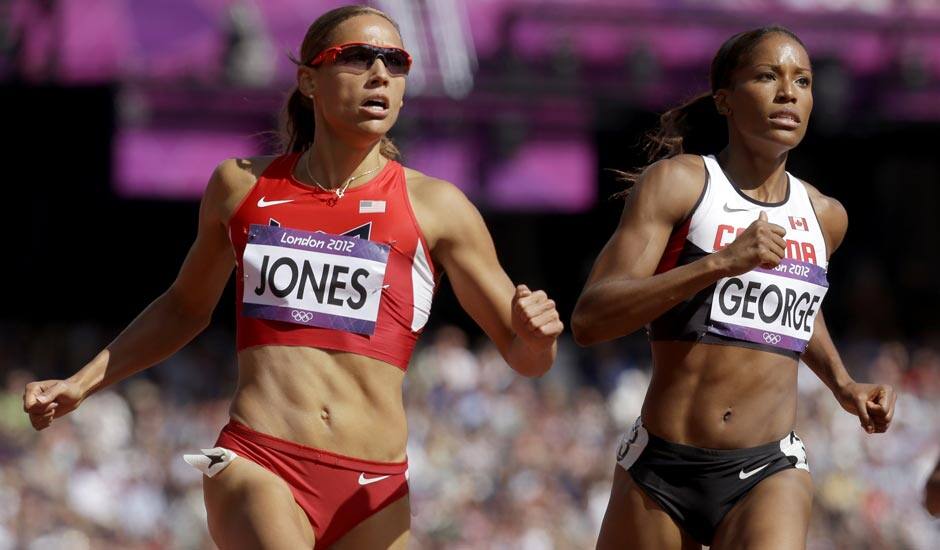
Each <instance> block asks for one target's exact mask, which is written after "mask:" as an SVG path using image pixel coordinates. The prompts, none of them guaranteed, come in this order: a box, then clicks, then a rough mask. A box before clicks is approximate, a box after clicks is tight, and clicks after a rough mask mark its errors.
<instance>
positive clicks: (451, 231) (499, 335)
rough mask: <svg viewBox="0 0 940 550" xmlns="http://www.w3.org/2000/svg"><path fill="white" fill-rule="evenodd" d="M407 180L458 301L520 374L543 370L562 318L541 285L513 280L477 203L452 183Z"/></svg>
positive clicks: (433, 253)
mask: <svg viewBox="0 0 940 550" xmlns="http://www.w3.org/2000/svg"><path fill="white" fill-rule="evenodd" d="M419 179H420V181H418V182H415V183H414V184H413V185H409V191H410V193H411V197H412V199H413V200H412V204H413V206H414V207H415V214H416V215H417V217H418V221H419V223H420V225H421V229H422V231H423V232H424V234H425V237H426V238H427V239H428V241H429V242H428V246H429V248H430V249H431V256H432V257H433V258H434V261H435V263H436V264H438V265H440V266H442V267H443V268H444V272H445V273H447V276H448V277H449V278H450V282H451V286H452V287H453V289H454V293H455V294H456V295H457V299H458V300H459V301H460V305H461V306H463V308H464V310H465V311H466V312H467V313H468V314H470V316H471V317H472V318H473V320H474V321H476V323H477V324H478V325H480V327H481V328H482V329H483V330H484V332H486V334H487V335H488V336H489V337H490V339H491V340H492V341H493V343H494V344H496V347H497V348H499V351H500V353H501V354H502V356H503V358H504V359H505V360H506V362H507V363H508V364H509V366H510V367H512V368H513V370H515V371H516V372H518V373H519V374H522V375H524V376H541V375H542V374H545V372H547V371H548V369H549V368H550V367H551V366H552V363H553V362H554V361H555V353H556V350H557V339H558V335H559V334H561V331H562V329H563V328H564V325H563V324H562V322H561V320H560V318H559V316H558V311H557V310H556V309H555V302H554V301H553V300H550V299H549V298H548V296H547V295H546V294H545V292H544V291H541V290H538V291H532V290H529V288H528V287H527V286H526V285H518V286H514V285H513V283H512V281H511V280H510V279H509V276H508V275H506V272H505V271H503V268H502V266H500V264H499V260H498V259H497V258H496V248H495V247H494V246H493V239H492V237H490V233H489V230H487V228H486V224H485V223H484V221H483V218H482V216H480V213H479V212H478V211H477V209H476V207H474V206H473V204H472V203H471V202H470V201H469V200H468V199H467V197H466V196H464V194H463V193H462V192H461V191H460V190H459V189H457V188H456V187H455V186H453V185H452V184H450V183H448V182H445V181H442V180H436V179H434V178H429V177H427V176H423V175H422V176H420V178H419Z"/></svg>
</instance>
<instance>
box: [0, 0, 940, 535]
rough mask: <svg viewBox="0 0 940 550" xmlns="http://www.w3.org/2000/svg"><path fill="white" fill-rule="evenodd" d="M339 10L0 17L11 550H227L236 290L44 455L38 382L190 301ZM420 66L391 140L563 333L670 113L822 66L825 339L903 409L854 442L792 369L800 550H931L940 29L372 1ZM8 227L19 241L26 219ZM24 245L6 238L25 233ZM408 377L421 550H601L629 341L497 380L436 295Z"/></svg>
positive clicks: (745, 7)
mask: <svg viewBox="0 0 940 550" xmlns="http://www.w3.org/2000/svg"><path fill="white" fill-rule="evenodd" d="M342 4H343V2H334V1H322V0H254V1H251V0H163V1H159V2H158V1H156V0H4V1H2V2H0V106H2V109H3V111H2V119H0V120H2V121H3V123H2V126H0V128H2V129H3V133H4V135H5V138H6V139H5V143H4V152H5V153H6V155H5V156H6V158H5V159H4V168H5V170H4V175H5V177H4V182H3V188H4V191H5V200H4V202H3V204H4V205H5V208H4V213H5V214H6V215H7V216H6V217H7V220H6V229H7V231H6V235H7V236H12V237H13V238H11V239H9V240H5V241H4V246H3V248H2V250H3V252H4V254H3V264H2V269H0V272H2V274H0V288H2V289H3V300H2V301H0V381H2V382H3V388H4V391H3V393H2V394H0V550H3V549H7V548H9V549H14V548H15V549H20V548H23V549H29V550H34V549H44V548H70V549H71V548H75V549H83V548H95V549H97V548H134V549H156V548H183V549H188V548H213V546H212V543H211V542H210V541H209V539H208V535H207V533H206V529H205V519H204V517H205V511H204V508H203V505H202V494H201V488H200V477H199V474H198V472H196V471H195V470H193V469H192V468H190V467H189V466H187V465H186V464H185V463H183V461H182V460H181V459H180V454H181V453H182V452H183V451H190V450H192V449H196V448H200V447H206V446H208V444H211V443H212V441H214V438H215V436H216V434H217V432H218V430H219V429H220V428H221V426H222V425H223V424H224V422H225V420H226V417H227V415H226V411H227V402H228V399H229V398H230V396H231V394H232V391H233V389H234V381H235V376H236V365H235V356H234V340H233V326H234V323H233V314H234V307H233V304H234V301H233V295H234V293H233V291H232V290H231V289H229V290H228V291H227V293H226V295H225V296H224V297H223V299H222V302H221V303H220V305H219V307H218V309H217V311H216V319H215V321H214V323H213V324H212V326H211V327H210V328H209V329H208V330H207V331H206V332H205V333H204V334H203V335H201V336H199V337H198V338H197V339H196V340H195V341H194V342H193V343H192V344H191V345H190V346H188V347H187V348H185V349H184V350H183V351H181V352H180V353H178V354H177V355H176V356H174V357H173V358H171V359H170V360H168V361H166V362H165V363H164V364H162V365H160V366H157V367H155V368H153V369H151V370H150V371H148V372H146V373H145V374H142V375H138V376H136V377H135V378H133V379H131V380H129V381H127V382H126V383H124V384H121V385H120V386H119V387H117V388H114V390H113V391H107V392H104V393H101V394H99V395H96V396H95V397H94V398H92V399H90V400H89V401H87V402H86V403H85V404H83V406H82V408H81V409H80V410H79V411H77V412H76V413H75V414H74V415H71V417H70V418H69V419H68V420H64V421H59V422H57V423H56V424H55V425H54V427H53V428H52V429H50V430H47V431H45V432H43V433H42V434H36V433H34V432H33V431H32V430H31V428H30V427H29V424H28V420H27V418H26V415H24V414H23V413H22V412H21V395H22V390H23V386H24V385H25V384H26V382H28V381H30V380H33V379H41V378H49V377H63V376H67V375H68V374H70V373H72V372H74V371H75V370H77V369H78V368H80V367H81V366H82V365H83V364H84V362H85V361H87V360H89V359H90V358H91V357H92V356H93V355H94V354H95V353H96V352H97V351H98V350H99V349H101V348H102V347H103V346H104V345H106V344H107V343H108V342H109V341H110V340H111V339H112V338H113V337H114V336H115V335H116V334H117V332H119V331H120V329H121V328H122V327H123V326H124V325H125V324H126V323H127V322H129V321H130V319H132V318H133V317H134V316H135V315H136V314H137V313H138V312H139V311H140V310H141V309H143V308H144V307H145V306H146V305H147V304H148V303H149V302H150V301H151V300H152V299H153V298H155V297H156V296H157V295H158V294H160V293H161V292H162V291H163V290H165V288H166V287H167V286H168V285H169V284H170V282H171V281H172V280H173V277H174V275H175V273H176V270H177V268H178V267H179V264H180V262H181V261H182V258H183V256H184V254H185V252H186V250H187V249H188V247H189V245H190V243H191V241H192V238H193V236H194V235H195V228H196V212H197V207H198V198H199V196H200V194H201V192H202V189H203V188H204V186H205V182H206V180H207V178H208V176H209V174H210V173H211V171H212V169H213V167H214V166H215V165H216V164H217V163H218V162H220V161H221V160H222V159H224V158H228V157H232V156H238V155H251V154H263V153H273V152H276V149H275V147H276V146H275V140H274V139H273V136H272V135H271V134H270V133H269V131H270V130H272V129H273V128H274V127H275V124H276V114H277V112H278V110H279V108H280V106H281V104H282V102H283V100H284V99H285V97H286V93H287V91H288V90H289V89H290V87H291V86H292V84H293V79H294V70H293V66H292V65H291V63H290V62H289V60H288V54H289V53H291V52H296V50H297V48H298V47H299V45H300V42H301V40H302V38H303V34H304V32H305V30H306V28H307V26H308V25H309V24H310V23H311V22H312V21H313V20H314V19H315V18H316V17H317V16H319V15H320V14H321V13H323V12H324V11H326V10H327V9H330V8H333V7H337V6H339V5H342ZM372 5H374V6H376V7H379V8H380V9H383V10H385V11H386V12H387V13H389V14H390V15H391V16H392V17H393V18H395V19H396V20H397V21H398V22H399V24H400V25H401V28H402V34H403V39H404V42H405V45H406V47H407V48H408V50H409V51H410V52H411V53H412V55H413V56H414V58H415V63H416V65H415V68H414V70H413V72H412V74H411V75H410V76H409V82H408V88H409V91H408V95H407V97H406V106H405V109H404V111H403V114H402V117H401V119H400V120H399V122H398V124H397V126H396V127H395V129H394V130H393V134H392V136H393V138H394V139H395V141H396V143H397V144H398V146H399V148H400V149H401V150H402V152H403V155H404V162H405V164H407V165H410V166H412V167H414V168H417V169H419V170H422V171H425V172H427V173H429V174H432V175H434V176H437V177H440V178H444V179H447V180H450V181H452V182H454V183H455V184H457V185H458V186H460V187H461V188H462V189H463V190H464V191H465V192H466V193H467V194H468V195H469V196H470V198H471V199H472V200H473V201H474V202H475V203H476V204H477V206H478V207H479V208H480V209H481V211H482V212H483V213H484V216H485V217H486V220H487V223H488V225H489V226H490V230H491V232H492V233H493V236H494V239H495V241H496V245H497V248H498V251H499V254H500V258H501V260H502V262H503V265H504V266H505V267H506V270H507V272H508V273H509V274H510V276H511V277H512V278H513V279H514V280H516V281H519V282H525V283H527V284H529V285H530V286H534V287H538V288H544V289H545V290H547V291H548V293H549V294H550V295H551V296H553V297H555V298H556V300H557V302H558V304H559V309H560V310H561V312H562V314H563V316H564V318H565V319H567V317H568V316H569V315H570V312H571V309H572V308H573V306H574V302H575V300H576V299H577V296H578V293H579V292H580V290H581V288H582V285H583V283H584V280H585V278H586V277H587V273H588V271H589V269H590V267H591V263H592V262H593V259H594V257H595V256H596V254H597V253H598V251H599V250H600V248H601V247H602V246H603V243H604V242H605V241H606V239H607V237H608V236H609V235H610V233H611V232H612V230H613V228H614V227H615V225H616V222H617V219H618V215H619V211H620V208H621V203H620V202H619V201H617V200H611V199H610V198H609V197H610V196H611V195H612V194H614V193H616V192H617V191H619V190H620V189H621V184H620V183H618V182H617V181H616V179H615V178H614V176H613V174H612V173H611V172H610V171H609V170H608V169H628V168H632V167H636V166H638V165H639V164H640V163H641V162H642V160H643V159H642V156H641V155H640V151H639V148H638V147H637V144H638V142H639V139H640V137H641V136H642V135H643V134H644V133H645V132H647V131H649V130H651V129H652V127H653V126H654V124H655V122H656V117H657V113H659V112H662V111H663V110H665V109H667V108H668V107H670V106H671V105H673V104H674V103H676V102H678V101H680V100H682V99H684V98H686V97H688V96H691V95H693V94H695V93H697V92H699V91H703V90H705V89H706V88H707V76H708V72H707V71H708V65H709V62H710V60H711V57H712V55H713V54H714V52H715V50H716V49H717V48H718V46H719V45H720V44H721V42H722V41H723V40H724V39H725V38H727V37H728V36H730V35H731V34H733V33H735V32H738V31H741V30H747V29H749V28H753V27H756V26H761V25H765V24H770V23H780V24H784V25H787V26H789V27H790V28H792V29H793V30H794V31H796V32H797V34H799V35H800V37H801V38H802V39H803V40H804V41H805V42H806V44H807V46H808V48H809V52H810V56H811V58H812V60H813V65H814V70H815V79H814V80H815V85H814V95H815V102H816V106H815V110H814V113H813V118H812V121H811V123H810V130H809V133H808V134H807V137H806V139H805V141H804V143H803V144H802V145H801V146H800V147H799V148H798V149H797V150H796V151H794V152H793V153H792V154H791V157H790V163H789V169H790V171H791V172H793V173H794V174H796V175H798V176H800V177H802V178H803V179H806V180H807V181H809V182H811V183H813V184H814V185H816V186H817V187H819V188H820V189H821V190H822V191H823V192H824V193H826V194H829V195H833V196H835V197H836V198H838V199H839V200H840V201H842V202H843V204H845V206H846V208H847V209H848V212H849V218H850V229H849V233H848V236H847V238H846V241H845V243H844V244H843V246H842V248H841V249H840V250H839V251H838V253H837V254H836V255H835V256H834V258H833V263H832V265H831V268H830V280H831V283H832V286H831V290H830V293H829V297H828V298H827V308H826V312H827V321H828V323H829V325H830V328H831V330H832V332H833V334H834V337H835V338H836V340H837V342H838V344H839V346H840V349H841V350H842V353H843V356H844V358H845V360H846V363H847V364H848V366H849V368H850V370H851V372H852V374H853V376H855V377H856V378H857V379H860V380H865V381H874V380H877V381H879V382H885V383H890V384H893V385H895V387H896V388H898V389H899V391H900V392H901V396H900V400H899V403H898V409H897V415H896V421H895V423H894V425H893V426H892V429H891V431H890V432H889V433H888V434H886V435H881V436H867V435H865V434H864V432H863V431H862V430H861V429H860V428H859V426H858V421H857V420H856V419H855V418H854V417H851V416H849V415H848V414H846V413H844V412H843V411H842V410H841V409H840V408H839V406H838V405H837V404H836V402H835V399H834V398H832V396H831V394H830V393H829V392H828V390H826V388H825V387H823V386H822V385H821V383H819V381H818V380H817V379H816V378H815V377H814V375H813V374H812V373H811V372H810V371H809V370H808V369H806V368H805V367H801V373H800V386H799V390H800V416H799V421H798V425H797V430H798V431H799V432H800V434H801V436H802V437H803V439H804V441H805V442H806V444H807V448H808V453H809V460H810V467H811V470H812V473H813V477H814V480H815V483H816V488H817V494H816V500H815V507H814V512H813V523H812V528H811V532H810V541H809V547H810V548H811V549H857V548H873V549H874V548H878V549H880V548H905V549H906V548H912V549H934V548H938V547H940V525H938V522H937V520H932V519H931V518H930V517H929V516H927V514H926V512H924V511H923V510H922V507H921V502H922V496H923V495H922V491H921V489H922V486H923V483H924V480H925V479H926V476H927V473H928V471H929V470H930V468H931V467H932V465H933V463H934V461H935V460H936V459H937V455H938V454H940V317H938V315H937V311H938V309H940V290H938V285H937V282H936V280H937V276H936V274H937V272H938V271H940V260H938V254H937V253H938V251H940V217H938V216H937V211H938V208H940V185H938V184H940V160H938V158H937V143H938V136H940V1H937V0H854V1H853V0H707V1H706V0H665V1H653V0H618V1H614V0H568V1H561V0H552V1H535V0H465V1H462V0H412V1H406V0H397V1H396V0H386V1H376V2H373V3H372ZM11 217H12V219H10V218H11ZM14 233H15V235H14ZM444 287H445V288H444V289H443V290H442V291H440V292H439V293H438V294H437V297H436V302H435V306H434V314H433V315H432V318H431V323H430V325H429V328H428V330H427V333H426V335H425V336H424V338H423V340H422V342H421V344H419V345H420V347H419V350H418V351H417V353H416V355H415V357H414V359H413V361H412V365H411V367H410V371H409V374H408V378H407V384H406V389H405V400H406V404H407V409H408V416H409V422H410V426H411V443H410V446H409V457H410V461H411V464H412V466H411V487H412V509H413V514H414V517H413V531H412V532H413V544H412V546H413V547H414V548H417V549H437V548H455V549H476V548H481V549H484V548H493V549H504V548H512V549H523V550H541V549H553V548H554V549H569V548H590V547H592V546H593V544H594V539H595V536H596V533H597V531H598V528H599V524H600V519H601V517H602V515H603V512H604V509H605V507H606V503H607V498H608V492H609V488H610V479H611V475H612V472H613V468H614V448H615V443H616V439H617V437H618V435H619V434H620V433H621V432H622V431H623V430H624V429H626V428H627V427H628V426H629V424H630V423H631V422H632V420H633V419H634V418H635V417H636V416H637V414H638V412H639V407H640V404H641V403H642V399H643V395H644V392H645V389H646V385H647V383H648V379H649V369H650V359H649V352H648V347H647V344H646V342H645V338H644V335H643V334H635V335H633V336H631V337H628V338H624V339H621V340H620V341H618V342H615V343H610V344H605V345H601V346H597V347H594V348H590V349H581V348H577V347H576V346H574V345H573V343H572V342H571V340H570V338H568V337H565V338H564V339H563V341H562V343H561V347H560V353H559V360H558V362H557V364H556V367H555V368H554V369H553V370H552V371H551V372H550V373H549V374H548V375H547V376H546V377H544V378H543V379H540V380H538V381H530V380H525V379H521V378H519V377H517V376H515V375H513V374H512V373H511V371H510V370H509V369H508V368H507V367H506V366H505V365H504V364H503V363H502V360H501V359H500V357H499V355H498V353H497V352H496V351H495V350H494V348H493V347H492V346H491V345H490V344H488V343H487V342H486V340H485V339H483V338H481V333H480V331H479V330H478V329H477V328H476V327H475V325H473V323H472V322H471V321H470V320H469V318H468V317H467V316H466V315H465V314H464V313H463V312H462V311H461V310H460V308H459V306H458V304H457V303H456V300H455V299H454V297H453V295H452V294H451V293H450V291H449V290H448V289H447V288H446V287H447V283H446V281H445V283H444Z"/></svg>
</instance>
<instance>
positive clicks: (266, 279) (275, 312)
mask: <svg viewBox="0 0 940 550" xmlns="http://www.w3.org/2000/svg"><path fill="white" fill-rule="evenodd" d="M388 253H389V247H388V245H382V244H378V243H375V242H373V241H370V240H367V239H361V238H354V237H344V236H340V235H331V234H329V233H320V232H312V231H302V230H299V229H289V228H284V227H276V226H268V225H257V224H252V225H251V228H250V229H249V232H248V244H247V245H246V246H245V252H244V254H243V256H242V264H243V266H244V277H245V281H244V291H243V293H242V314H243V315H246V316H248V317H258V318H261V319H269V320H274V321H286V322H288V323H297V324H301V325H308V326H314V327H322V328H331V329H336V330H344V331H348V332H355V333H358V334H368V335H371V334H372V333H373V332H374V331H375V322H376V319H377V318H378V314H379V304H380V302H381V300H382V285H383V281H384V280H385V266H386V264H387V262H388Z"/></svg>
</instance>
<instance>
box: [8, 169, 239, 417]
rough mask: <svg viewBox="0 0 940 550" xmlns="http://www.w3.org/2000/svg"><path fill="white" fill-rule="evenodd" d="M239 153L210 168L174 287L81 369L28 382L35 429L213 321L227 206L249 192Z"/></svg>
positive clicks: (230, 262) (26, 402) (27, 404)
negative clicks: (193, 231) (193, 234)
mask: <svg viewBox="0 0 940 550" xmlns="http://www.w3.org/2000/svg"><path fill="white" fill-rule="evenodd" d="M235 163H236V161H234V160H228V161H225V162H223V163H222V164H220V165H219V167H218V168H217V169H216V170H215V172H214V173H213V174H212V177H211V178H210V180H209V184H208V185H207V187H206V191H205V193H204V195H203V198H202V202H201V204H200V206H199V229H198V233H197V235H196V239H195V242H194V243H193V245H192V247H191V248H190V250H189V253H188V254H187V255H186V259H185V260H184V261H183V265H182V267H181V268H180V271H179V274H178V275H177V277H176V280H175V281H173V284H172V285H170V287H169V289H167V290H166V292H164V293H163V294H162V295H160V296H159V297H158V298H157V299H156V300H154V301H153V302H152V303H151V304H150V305H149V306H147V308H146V309H144V310H143V312H141V313H140V315H138V316H137V318H135V319H134V320H133V321H132V322H131V323H130V324H129V325H128V326H127V328H125V329H124V331H123V332H121V333H120V334H119V335H118V336H117V338H115V339H114V341H113V342H111V343H110V344H109V345H108V346H107V347H106V348H105V349H103V350H102V351H101V352H100V353H98V354H97V355H96V356H95V357H94V358H93V359H92V360H91V361H89V362H88V363H87V364H86V365H85V366H84V367H82V368H81V369H80V370H79V371H78V372H76V373H75V374H73V375H72V376H70V377H69V378H67V379H65V380H43V381H38V382H31V383H29V384H28V385H27V386H26V390H25V392H24V394H23V409H24V410H25V411H26V412H27V413H28V414H29V417H30V421H31V422H32V425H33V427H34V428H35V429H37V430H41V429H43V428H46V427H48V426H49V424H50V423H51V422H52V420H53V418H58V417H60V416H62V415H64V414H66V413H68V412H70V411H72V410H74V409H75V408H76V407H78V405H79V404H80V403H81V402H82V401H83V400H84V399H85V398H87V397H88V396H89V395H91V394H93V393H94V392H96V391H98V390H100V389H102V388H105V387H107V386H109V385H111V384H114V383H115V382H118V381H120V380H122V379H124V378H127V377H128V376H130V375H132V374H134V373H136V372H139V371H141V370H144V369H146V368H148V367H150V366H152V365H154V364H156V363H159V362H160V361H163V360H164V359H166V358H167V357H169V356H170V355H172V354H173V353H175V352H176V351H177V350H179V349H180V348H182V347H183V346H184V345H186V344H187V343H188V342H189V341H190V340H192V339H193V338H194V337H195V336H196V335H197V334H199V333H200V332H202V330H203V329H205V328H206V326H207V325H208V324H209V321H210V319H211V318H212V312H213V310H214V309H215V306H216V304H217V303H218V301H219V297H220V296H221V294H222V291H223V290H224V289H225V284H226V282H227V281H228V278H229V276H230V275H231V272H232V268H233V267H234V265H235V257H234V252H233V251H232V246H231V244H230V242H229V238H228V235H227V222H228V217H229V213H230V212H232V211H233V210H234V205H235V204H237V202H238V201H239V200H240V199H239V196H244V194H245V193H246V192H247V190H246V189H245V187H246V186H245V184H244V181H243V180H244V176H243V175H240V174H239V173H238V172H244V171H243V170H242V169H241V168H239V167H238V166H237V165H236V164H235Z"/></svg>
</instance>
